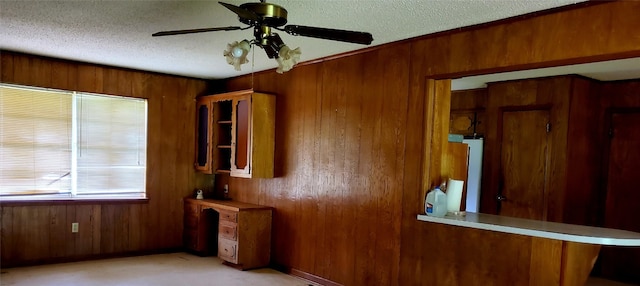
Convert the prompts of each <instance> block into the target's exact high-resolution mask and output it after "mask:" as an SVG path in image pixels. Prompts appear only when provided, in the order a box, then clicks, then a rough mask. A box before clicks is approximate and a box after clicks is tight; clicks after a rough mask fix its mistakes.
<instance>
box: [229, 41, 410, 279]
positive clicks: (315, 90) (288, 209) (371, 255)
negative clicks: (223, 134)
mask: <svg viewBox="0 0 640 286" xmlns="http://www.w3.org/2000/svg"><path fill="white" fill-rule="evenodd" d="M409 48H410V45H409V44H404V45H397V46H395V48H394V49H380V50H376V51H373V52H369V53H366V54H359V55H356V56H352V57H347V58H342V59H337V60H331V61H325V62H322V63H320V64H315V65H306V66H301V67H297V68H296V69H295V72H289V73H286V74H284V75H277V74H275V73H262V74H259V75H257V76H256V77H255V79H254V80H255V87H254V88H255V89H256V90H258V91H263V92H268V93H273V94H276V114H277V118H276V122H277V126H276V160H275V161H276V176H277V178H275V179H262V180H246V179H236V178H231V179H230V193H231V196H232V197H233V198H234V199H238V200H242V201H248V202H253V203H258V204H264V205H269V206H273V207H274V208H275V213H274V224H273V226H274V229H273V235H274V237H273V241H274V244H273V251H272V262H274V263H275V264H278V265H282V266H284V267H287V268H293V269H296V270H299V271H303V272H306V273H310V274H313V275H316V276H319V277H323V278H325V279H328V280H331V281H334V282H337V283H340V284H345V285H395V284H396V281H398V274H399V268H398V267H399V262H400V256H399V251H398V250H399V249H398V243H399V241H400V217H401V195H402V190H403V188H404V187H406V186H405V183H406V179H405V176H406V173H413V174H414V178H415V177H416V176H417V175H418V173H417V172H418V170H419V169H420V150H419V149H414V150H407V147H406V145H407V141H408V139H407V137H408V136H409V135H408V134H421V133H422V131H421V130H422V124H421V112H411V110H412V109H414V107H415V104H413V105H412V104H411V103H410V102H409V99H408V98H407V97H406V96H405V95H406V94H407V93H408V86H409V70H408V69H407V66H408V65H409V55H410V51H409ZM368 83H375V84H368ZM248 84H249V82H248V80H247V78H246V77H243V78H238V79H234V80H231V81H229V82H228V89H229V90H236V89H242V88H247V87H250V86H248ZM419 106H420V105H418V107H419ZM409 114H413V117H411V116H409ZM412 140H413V141H414V142H416V138H413V139H412ZM414 148H415V147H414ZM415 183H417V180H414V186H412V187H411V188H418V186H417V185H415ZM382 257H384V259H381V258H382Z"/></svg>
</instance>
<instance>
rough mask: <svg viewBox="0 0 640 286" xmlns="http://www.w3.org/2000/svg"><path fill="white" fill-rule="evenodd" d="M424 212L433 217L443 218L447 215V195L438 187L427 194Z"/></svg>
mask: <svg viewBox="0 0 640 286" xmlns="http://www.w3.org/2000/svg"><path fill="white" fill-rule="evenodd" d="M424 212H425V213H426V214H427V215H428V216H434V217H444V215H445V214H447V194H445V193H444V192H443V191H441V190H440V187H436V188H435V189H433V190H432V191H431V192H429V193H428V194H427V199H426V200H425V202H424Z"/></svg>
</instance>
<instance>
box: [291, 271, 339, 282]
mask: <svg viewBox="0 0 640 286" xmlns="http://www.w3.org/2000/svg"><path fill="white" fill-rule="evenodd" d="M286 273H287V274H290V275H293V276H296V277H300V278H302V279H305V280H309V281H311V282H314V283H318V284H320V285H324V286H343V285H342V284H340V283H336V282H333V281H331V280H327V279H324V278H322V277H320V276H315V275H313V274H309V273H307V272H304V271H301V270H298V269H295V268H291V269H290V270H289V271H287V272H286Z"/></svg>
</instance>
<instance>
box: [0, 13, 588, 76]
mask: <svg viewBox="0 0 640 286" xmlns="http://www.w3.org/2000/svg"><path fill="white" fill-rule="evenodd" d="M223 2H227V3H230V4H234V5H240V4H242V3H245V2H257V1H238V0H226V1H223ZM268 2H272V3H275V4H278V5H280V6H283V7H284V8H286V9H287V10H288V12H289V17H288V24H298V25H306V26H315V27H323V28H334V29H345V30H355V31H365V32H370V33H371V34H373V38H374V41H373V44H372V45H380V44H384V43H388V42H393V41H398V40H402V39H407V38H411V37H416V36H421V35H426V34H431V33H434V32H438V31H444V30H450V29H454V28H457V27H464V26H469V25H473V24H478V23H484V22H489V21H493V20H498V19H503V18H508V17H512V16H516V15H521V14H526V13H530V12H535V11H540V10H546V9H550V8H554V7H559V6H563V5H569V4H573V3H576V2H582V1H575V0H395V1H394V0H350V1H348V0H324V1H322V0H313V1H311V0H273V1H268ZM220 26H243V25H242V24H241V23H240V22H238V20H237V17H236V15H235V14H234V13H232V12H231V11H229V10H227V9H226V8H224V7H223V6H222V5H220V4H218V2H217V1H157V0H150V1H141V0H138V1H135V0H134V1H107V0H101V1H100V0H94V1H89V0H85V1H27V0H25V1H6V0H0V48H2V49H5V50H12V51H19V52H26V53H31V54H37V55H44V56H52V57H57V58H63V59H70V60H78V61H84V62H90V63H98V64H105V65H112V66H118V67H125V68H133V69H139V70H146V71H154V72H161V73H168V74H174V75H183V76H189V77H197V78H205V79H218V78H228V77H233V76H238V75H241V74H246V73H250V72H251V70H252V66H253V70H254V71H261V70H266V69H271V68H274V67H276V66H277V64H276V62H275V61H274V60H272V59H268V58H267V56H266V54H265V53H264V51H262V50H261V49H257V50H255V58H254V60H252V58H251V54H250V56H249V60H250V61H251V62H250V63H249V64H246V65H243V70H242V71H241V72H237V71H235V70H234V69H233V67H232V66H230V65H227V63H226V61H225V59H224V57H223V56H222V52H223V50H224V49H225V48H226V46H227V43H229V42H233V41H239V40H242V39H249V38H251V37H252V31H251V30H244V31H227V32H224V31H220V32H209V33H201V34H191V35H177V36H166V37H151V34H152V33H154V32H158V31H165V30H178V29H192V28H206V27H220ZM279 34H280V35H281V37H282V39H283V40H284V42H285V43H286V44H287V45H288V46H289V47H291V48H296V47H300V49H301V50H302V57H301V61H308V60H312V59H317V58H321V57H325V56H329V55H334V54H338V53H343V52H347V51H352V50H357V49H362V48H364V47H366V46H362V45H358V44H350V43H342V42H336V41H329V40H320V39H313V38H307V37H299V36H298V37H296V36H291V35H288V34H286V33H284V32H280V33H279Z"/></svg>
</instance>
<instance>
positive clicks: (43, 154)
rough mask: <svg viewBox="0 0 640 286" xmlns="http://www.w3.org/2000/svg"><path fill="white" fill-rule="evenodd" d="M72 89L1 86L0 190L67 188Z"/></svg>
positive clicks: (58, 190)
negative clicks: (60, 90) (47, 89)
mask: <svg viewBox="0 0 640 286" xmlns="http://www.w3.org/2000/svg"><path fill="white" fill-rule="evenodd" d="M71 99H72V97H71V93H65V92H56V91H46V90H36V89H23V88H18V87H5V86H3V87H0V126H1V127H0V128H1V129H0V162H2V163H1V166H0V194H1V195H3V196H4V195H40V194H69V192H70V191H71V180H70V172H71V125H72V124H71V106H72V101H71Z"/></svg>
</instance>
